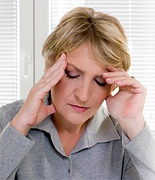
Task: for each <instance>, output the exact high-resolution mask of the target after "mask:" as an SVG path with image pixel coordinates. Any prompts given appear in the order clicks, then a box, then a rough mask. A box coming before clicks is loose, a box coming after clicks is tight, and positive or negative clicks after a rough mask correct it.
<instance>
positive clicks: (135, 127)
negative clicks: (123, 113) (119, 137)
mask: <svg viewBox="0 0 155 180" xmlns="http://www.w3.org/2000/svg"><path fill="white" fill-rule="evenodd" d="M145 124H146V122H145V120H144V117H143V116H142V115H141V116H139V117H136V118H133V119H127V120H123V123H122V130H123V131H124V133H125V134H126V135H127V137H128V138H129V139H130V140H132V139H134V138H135V137H136V136H137V135H138V134H139V133H140V132H141V131H142V130H143V129H144V127H145Z"/></svg>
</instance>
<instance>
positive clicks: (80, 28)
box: [42, 7, 130, 71]
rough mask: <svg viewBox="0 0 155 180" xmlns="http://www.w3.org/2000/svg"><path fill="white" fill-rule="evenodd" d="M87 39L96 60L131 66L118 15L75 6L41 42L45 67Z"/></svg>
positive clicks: (106, 63) (117, 65) (48, 66)
mask: <svg viewBox="0 0 155 180" xmlns="http://www.w3.org/2000/svg"><path fill="white" fill-rule="evenodd" d="M86 42H90V43H91V45H92V50H93V53H94V55H95V57H96V60H97V61H98V63H100V64H102V65H104V66H105V65H106V66H112V67H116V68H121V69H124V70H125V71H127V70H128V69H129V67H130V55H129V53H128V48H127V38H126V35H125V33H124V29H123V27H122V25H121V24H120V22H119V21H118V19H117V18H115V17H113V16H110V15H108V14H104V13H101V12H96V11H94V10H93V9H92V8H88V7H78V8H74V9H72V10H71V11H69V12H68V13H66V14H65V15H64V16H63V17H62V19H61V20H60V23H59V24H58V25H57V27H56V29H55V30H54V31H53V32H52V33H51V34H50V35H49V36H48V38H47V40H46V41H45V43H44V45H43V51H42V54H43V56H44V58H45V69H48V68H50V67H51V66H52V65H53V64H54V62H55V60H56V59H57V58H58V57H59V56H60V55H61V54H62V53H64V52H70V51H72V50H74V49H75V48H77V47H79V46H80V45H82V44H83V43H86Z"/></svg>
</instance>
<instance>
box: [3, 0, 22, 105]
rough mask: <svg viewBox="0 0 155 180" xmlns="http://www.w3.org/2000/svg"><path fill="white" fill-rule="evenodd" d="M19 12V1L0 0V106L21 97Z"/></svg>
mask: <svg viewBox="0 0 155 180" xmlns="http://www.w3.org/2000/svg"><path fill="white" fill-rule="evenodd" d="M17 12H18V3H17V0H0V106H1V105H3V104H6V103H9V102H12V101H14V100H17V99H18V95H19V93H18V89H19V88H18V87H19V86H18V18H17Z"/></svg>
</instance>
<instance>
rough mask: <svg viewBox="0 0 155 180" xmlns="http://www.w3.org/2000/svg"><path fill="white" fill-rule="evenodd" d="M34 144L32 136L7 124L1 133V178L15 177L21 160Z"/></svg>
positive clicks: (5, 179)
mask: <svg viewBox="0 0 155 180" xmlns="http://www.w3.org/2000/svg"><path fill="white" fill-rule="evenodd" d="M33 145H34V141H33V139H32V138H31V137H30V136H28V137H27V138H26V137H24V136H22V135H21V134H20V133H18V132H17V131H16V130H15V129H14V128H13V127H12V126H10V124H7V126H6V127H5V128H4V129H3V130H2V132H1V134H0V179H4V180H7V179H9V178H12V179H13V177H14V176H15V172H16V171H17V168H18V166H19V164H20V162H21V161H22V160H23V158H24V157H25V156H26V154H27V152H28V151H29V150H30V149H31V148H32V146H33Z"/></svg>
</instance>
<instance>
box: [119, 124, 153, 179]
mask: <svg viewBox="0 0 155 180" xmlns="http://www.w3.org/2000/svg"><path fill="white" fill-rule="evenodd" d="M122 145H123V146H124V148H125V150H127V152H128V154H129V157H130V158H129V161H128V163H127V164H126V167H125V171H124V175H123V180H131V179H132V180H155V139H154V137H153V135H152V133H151V130H150V128H149V127H148V125H147V124H146V125H145V127H144V129H143V130H142V131H141V132H140V133H139V134H138V135H137V136H136V137H135V138H134V139H133V140H131V141H130V140H129V139H128V138H127V137H126V136H125V134H124V133H122Z"/></svg>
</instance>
